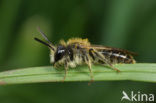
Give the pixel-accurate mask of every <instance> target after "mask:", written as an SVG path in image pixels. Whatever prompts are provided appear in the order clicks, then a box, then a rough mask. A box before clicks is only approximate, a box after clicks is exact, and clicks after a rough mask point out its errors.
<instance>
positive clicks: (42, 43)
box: [34, 38, 54, 50]
mask: <svg viewBox="0 0 156 103" xmlns="http://www.w3.org/2000/svg"><path fill="white" fill-rule="evenodd" d="M34 39H35V40H36V41H38V42H40V43H42V44H44V45H46V46H48V47H49V48H51V49H52V50H54V48H53V47H52V46H51V45H49V44H48V43H46V42H44V41H42V40H40V39H38V38H34Z"/></svg>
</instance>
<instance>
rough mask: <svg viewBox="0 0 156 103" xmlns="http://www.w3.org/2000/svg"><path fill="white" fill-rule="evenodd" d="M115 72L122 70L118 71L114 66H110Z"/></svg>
mask: <svg viewBox="0 0 156 103" xmlns="http://www.w3.org/2000/svg"><path fill="white" fill-rule="evenodd" d="M108 65H109V66H110V67H111V68H112V69H113V70H115V71H116V72H120V70H119V69H117V68H115V67H114V66H113V65H112V64H110V63H109V64H108Z"/></svg>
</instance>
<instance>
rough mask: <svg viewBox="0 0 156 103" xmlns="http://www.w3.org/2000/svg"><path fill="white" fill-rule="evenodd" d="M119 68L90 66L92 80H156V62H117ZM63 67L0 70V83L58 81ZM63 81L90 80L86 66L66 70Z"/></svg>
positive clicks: (62, 72) (62, 73) (62, 75)
mask: <svg viewBox="0 0 156 103" xmlns="http://www.w3.org/2000/svg"><path fill="white" fill-rule="evenodd" d="M115 67H117V68H118V69H120V70H121V72H120V73H117V72H115V71H114V70H111V69H109V68H107V67H105V66H99V65H95V66H92V69H93V74H94V81H107V80H113V81H114V80H132V81H144V82H156V64H154V63H153V64H148V63H138V64H118V65H115ZM63 77H64V70H63V68H60V69H59V68H58V69H55V68H53V67H52V66H45V67H30V68H25V69H16V70H9V71H4V72H0V84H19V83H37V82H60V81H62V80H63ZM65 81H75V82H76V81H90V75H89V70H88V68H87V66H78V67H77V68H73V69H70V70H69V71H68V74H67V77H66V80H65Z"/></svg>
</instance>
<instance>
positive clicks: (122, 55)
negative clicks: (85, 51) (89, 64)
mask: <svg viewBox="0 0 156 103" xmlns="http://www.w3.org/2000/svg"><path fill="white" fill-rule="evenodd" d="M100 52H101V53H102V54H103V55H104V56H105V58H106V59H107V60H108V61H109V62H110V63H113V64H115V63H128V64H131V63H135V60H134V59H133V56H132V55H131V54H129V53H126V52H124V51H119V50H101V51H100Z"/></svg>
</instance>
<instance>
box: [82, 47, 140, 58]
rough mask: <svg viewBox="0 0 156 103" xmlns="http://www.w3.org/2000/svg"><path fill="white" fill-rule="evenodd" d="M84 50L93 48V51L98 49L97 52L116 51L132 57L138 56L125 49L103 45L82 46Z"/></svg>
mask: <svg viewBox="0 0 156 103" xmlns="http://www.w3.org/2000/svg"><path fill="white" fill-rule="evenodd" d="M81 47H82V48H88V49H89V48H93V49H96V50H100V49H103V50H116V51H119V52H124V53H126V54H130V55H134V56H135V55H137V53H134V52H131V51H128V50H124V49H120V48H113V47H108V46H103V45H90V46H84V45H82V46H81Z"/></svg>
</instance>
